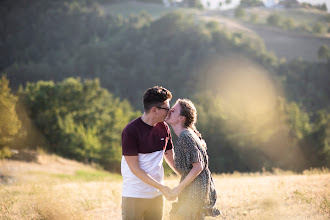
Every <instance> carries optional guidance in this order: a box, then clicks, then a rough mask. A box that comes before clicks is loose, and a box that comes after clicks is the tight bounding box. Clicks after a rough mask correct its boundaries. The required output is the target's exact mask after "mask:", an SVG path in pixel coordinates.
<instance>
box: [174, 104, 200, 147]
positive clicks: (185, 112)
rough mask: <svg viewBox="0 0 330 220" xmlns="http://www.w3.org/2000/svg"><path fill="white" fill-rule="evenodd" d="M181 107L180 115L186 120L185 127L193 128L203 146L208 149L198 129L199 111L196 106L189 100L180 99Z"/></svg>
mask: <svg viewBox="0 0 330 220" xmlns="http://www.w3.org/2000/svg"><path fill="white" fill-rule="evenodd" d="M176 103H178V104H179V105H180V107H181V108H180V109H181V110H180V115H181V116H184V117H185V118H186V120H185V122H184V124H183V127H185V128H191V129H192V130H193V131H194V132H195V133H196V135H197V136H198V137H199V138H200V139H201V141H202V144H203V146H204V147H205V148H206V143H205V141H204V139H203V138H202V135H201V133H199V131H198V130H197V129H196V125H195V124H196V122H197V110H196V108H195V105H194V104H193V103H192V101H190V100H189V99H178V100H177V101H176Z"/></svg>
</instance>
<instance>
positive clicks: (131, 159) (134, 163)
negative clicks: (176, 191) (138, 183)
mask: <svg viewBox="0 0 330 220" xmlns="http://www.w3.org/2000/svg"><path fill="white" fill-rule="evenodd" d="M124 157H125V160H126V162H127V164H128V166H129V168H130V170H131V171H132V173H133V174H134V175H135V176H137V177H138V178H139V179H141V180H142V181H143V182H145V183H147V184H149V185H150V186H153V187H155V188H156V189H159V190H160V191H161V192H162V193H163V194H164V196H165V197H166V198H168V197H169V196H170V191H171V189H170V188H169V187H167V186H164V185H162V184H160V183H159V182H158V181H157V180H155V179H154V178H152V177H151V176H150V175H149V174H147V173H146V172H145V171H144V170H142V169H141V167H140V166H139V157H138V156H124Z"/></svg>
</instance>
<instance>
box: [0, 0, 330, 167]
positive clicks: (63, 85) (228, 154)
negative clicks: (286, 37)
mask: <svg viewBox="0 0 330 220" xmlns="http://www.w3.org/2000/svg"><path fill="white" fill-rule="evenodd" d="M19 1H22V2H19V3H21V4H22V5H23V6H24V7H25V8H24V10H20V6H19V3H15V4H14V3H13V1H5V2H4V4H2V5H1V10H2V12H4V13H1V19H2V20H1V22H2V24H4V25H2V26H0V28H2V29H1V32H0V33H1V34H2V38H0V41H1V42H0V47H1V50H0V54H1V56H2V57H4V59H2V60H1V61H0V71H2V72H6V73H8V78H9V79H10V84H11V87H12V88H15V89H16V88H18V86H19V85H20V84H22V85H23V86H24V87H25V88H24V89H22V90H21V91H20V92H19V93H20V101H19V102H18V104H19V105H20V106H19V107H18V108H17V109H16V111H17V114H18V115H19V119H20V120H21V121H22V122H23V121H24V130H25V132H26V133H27V134H26V135H25V137H32V136H37V135H33V134H32V132H31V130H33V129H29V128H30V127H29V126H25V124H26V121H28V120H27V118H31V119H32V121H31V124H32V125H34V126H35V127H36V128H37V129H38V130H39V132H40V133H42V134H43V135H44V136H45V138H46V140H47V141H46V142H45V143H44V144H38V145H39V146H44V145H45V146H47V147H48V150H49V151H52V152H56V153H58V154H61V155H65V156H67V157H70V158H75V159H78V160H81V161H85V162H97V163H100V164H102V165H103V166H104V167H105V168H107V169H110V170H111V169H112V170H117V171H118V168H119V160H120V158H121V155H120V134H121V131H122V128H123V127H124V126H125V125H126V124H127V123H128V122H129V121H130V120H131V119H132V118H134V117H137V116H138V113H137V112H135V111H134V110H133V107H132V106H134V108H135V109H142V104H141V97H142V95H143V92H144V91H145V89H146V88H149V87H151V86H154V85H162V86H164V87H166V88H168V89H170V90H171V91H172V92H173V94H174V97H175V98H176V97H184V98H191V99H193V101H194V103H196V106H197V108H198V111H199V114H198V126H197V127H198V129H200V131H201V133H202V134H203V136H204V137H205V139H206V141H207V144H208V150H209V155H210V167H211V168H212V170H213V171H215V172H225V171H234V170H240V171H256V170H261V169H262V168H263V167H264V168H266V169H271V168H272V167H273V166H277V167H281V168H283V169H290V168H292V169H299V166H298V165H297V164H294V163H292V162H294V161H296V160H298V159H296V158H294V156H292V155H294V154H293V153H294V152H295V150H297V151H299V152H300V151H301V152H303V154H302V155H299V156H296V157H298V158H299V160H300V159H301V160H306V161H310V162H307V163H306V164H305V165H304V166H312V165H315V166H324V165H325V164H326V161H328V160H329V159H328V158H329V156H327V155H328V150H327V149H328V144H324V143H328V142H326V140H328V139H327V138H328V136H327V135H323V134H328V133H327V132H328V131H327V129H326V126H325V123H327V120H325V119H324V120H323V119H322V118H326V117H325V116H324V115H327V114H328V112H329V108H330V107H329V103H330V100H329V97H328V96H327V94H329V93H330V91H329V86H328V85H329V84H330V81H329V80H330V78H329V74H328V73H329V64H327V63H321V62H320V63H309V62H305V61H302V60H295V61H292V62H280V63H279V62H278V60H277V58H276V56H275V55H274V54H273V53H270V52H268V51H267V50H266V49H265V46H264V43H263V42H262V41H261V40H259V39H251V38H249V37H247V35H245V34H244V33H232V32H229V31H227V30H225V29H224V28H222V27H221V26H220V25H219V23H218V22H205V21H204V20H201V19H200V18H199V17H198V16H196V14H187V13H183V12H180V11H178V12H175V13H170V14H167V15H165V16H162V17H160V18H158V19H156V20H152V19H151V17H150V16H149V15H147V14H146V13H141V14H140V15H132V16H130V17H128V18H123V17H121V16H108V15H105V14H104V12H103V11H102V10H101V9H100V7H99V6H98V5H96V4H94V3H95V2H94V1H89V0H85V1H82V0H81V1H78V0H76V1H71V2H67V1H64V0H63V1H49V0H42V1H41V0H34V1H30V3H31V4H27V3H26V2H25V1H23V0H19ZM17 18H20V19H17ZM280 20H282V19H280ZM284 21H285V20H284ZM286 21H287V27H288V28H290V27H291V26H292V25H293V24H292V20H286ZM275 23H276V22H275ZM279 23H280V24H282V22H279ZM284 23H285V22H284ZM5 27H7V28H5ZM23 27H24V28H23ZM45 33H46V34H45ZM240 57H246V58H247V59H248V60H249V61H251V63H256V64H258V66H260V67H262V68H264V69H265V72H267V73H269V75H270V78H271V80H272V81H273V83H274V84H276V86H278V87H279V88H281V87H283V90H284V91H283V94H282V93H281V96H283V97H284V96H285V98H283V99H279V100H280V101H278V104H277V105H276V106H274V108H272V109H271V110H270V111H269V112H267V113H264V114H263V115H262V117H258V115H253V117H251V118H249V117H247V116H246V115H245V113H244V112H240V110H244V108H241V107H237V108H233V107H232V106H230V105H229V104H228V102H226V100H225V99H224V97H223V94H222V93H221V91H219V87H220V86H219V82H221V80H219V75H220V73H222V74H223V75H226V76H231V75H233V74H235V71H233V68H234V67H236V66H243V67H244V68H245V69H244V71H243V72H244V73H246V74H245V75H247V74H248V73H249V71H250V70H249V68H248V67H249V66H250V65H247V66H244V64H243V63H242V62H241V59H240ZM228 60H229V61H230V62H227V61H228ZM226 63H231V68H224V66H225V64H226ZM252 72H253V71H252ZM243 76H244V75H242V77H243ZM70 77H75V78H70ZM76 77H81V78H82V79H90V78H92V79H95V78H99V79H100V81H98V80H85V81H80V80H79V79H77V78H76ZM246 79H248V78H246ZM42 80H48V81H42ZM27 82H30V83H27ZM33 82H34V83H33ZM253 83H255V82H253ZM253 83H252V84H253ZM229 84H231V83H229ZM242 85H246V84H244V83H243V84H242ZM101 86H102V87H103V88H105V89H103V88H101ZM106 89H107V90H108V91H110V92H111V93H109V92H108V91H107V90H106ZM240 89H241V88H240V87H238V88H237V91H233V92H231V94H240V93H239V92H240ZM250 92H251V91H250V90H249V91H246V92H245V94H250ZM261 93H262V92H261ZM245 94H244V95H245ZM116 97H118V98H116ZM119 98H120V99H122V100H123V99H127V100H128V101H120V99H119ZM243 101H245V100H243ZM252 101H253V100H252ZM129 103H130V104H132V106H131V105H130V104H129ZM22 109H26V112H25V113H24V111H23V110H22ZM319 111H323V112H324V114H323V116H322V117H321V115H322V114H321V115H320V116H318V114H317V112H319ZM13 114H14V113H13ZM274 115H278V116H279V118H276V117H274ZM266 116H267V117H266ZM261 118H262V119H263V120H261ZM233 119H235V120H233ZM321 119H322V120H321ZM246 121H248V122H249V123H246ZM277 121H279V122H281V124H282V125H283V126H279V125H278V124H276V123H277ZM272 123H275V125H276V126H270V125H272ZM31 127H33V126H31ZM319 137H322V138H319ZM36 139H39V137H37V138H36ZM277 140H280V141H277ZM47 142H48V143H47ZM24 144H25V142H24V141H23V140H21V141H20V145H22V146H23V145H24ZM33 144H34V145H37V144H36V142H33V143H32V142H31V143H29V145H33ZM35 147H36V146H35ZM276 150H278V151H281V152H283V153H282V154H284V157H283V155H281V154H280V153H278V152H277V151H276ZM274 151H275V152H274ZM318 160H319V162H317V161H318ZM302 168H304V167H300V169H302Z"/></svg>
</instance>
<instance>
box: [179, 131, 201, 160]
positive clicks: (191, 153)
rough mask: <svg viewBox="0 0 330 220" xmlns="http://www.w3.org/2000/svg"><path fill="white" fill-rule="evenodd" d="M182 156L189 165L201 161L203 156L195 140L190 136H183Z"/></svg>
mask: <svg viewBox="0 0 330 220" xmlns="http://www.w3.org/2000/svg"><path fill="white" fill-rule="evenodd" d="M182 145H183V148H184V155H185V157H186V162H187V163H188V164H189V165H191V164H193V163H197V162H199V161H203V156H202V153H201V152H200V150H199V149H198V147H197V143H196V140H195V139H194V138H193V137H192V136H191V135H185V136H184V138H183V143H182Z"/></svg>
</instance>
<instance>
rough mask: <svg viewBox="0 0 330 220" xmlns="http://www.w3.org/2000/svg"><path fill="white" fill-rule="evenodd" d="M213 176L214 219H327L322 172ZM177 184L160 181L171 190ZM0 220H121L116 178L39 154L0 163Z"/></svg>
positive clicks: (325, 173) (328, 194)
mask: <svg viewBox="0 0 330 220" xmlns="http://www.w3.org/2000/svg"><path fill="white" fill-rule="evenodd" d="M213 177H214V182H215V185H216V189H217V193H218V202H217V204H218V208H219V209H220V210H221V211H222V216H221V217H218V218H216V219H267V220H268V219H313V220H314V219H330V172H329V170H328V169H323V170H320V169H319V170H310V171H305V172H303V174H295V173H292V172H284V171H281V170H276V169H275V170H274V171H273V172H272V173H268V172H263V173H252V174H241V173H234V174H221V175H220V174H219V175H213ZM178 182H179V179H178V178H177V177H167V178H166V180H165V183H166V185H168V186H170V187H171V188H172V187H174V186H176V185H177V184H178ZM171 203H172V202H169V201H166V204H165V209H166V212H165V218H164V219H165V220H166V219H168V213H169V211H170V209H171ZM0 219H61V220H62V219H98V220H101V219H121V176H120V175H118V174H111V173H108V172H104V171H100V170H98V169H96V168H93V167H92V166H87V165H83V164H81V163H78V162H75V161H71V160H67V159H63V158H60V157H58V156H50V155H45V154H42V155H39V156H38V159H37V160H36V161H35V162H22V161H14V160H2V161H0ZM207 219H215V218H207Z"/></svg>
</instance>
